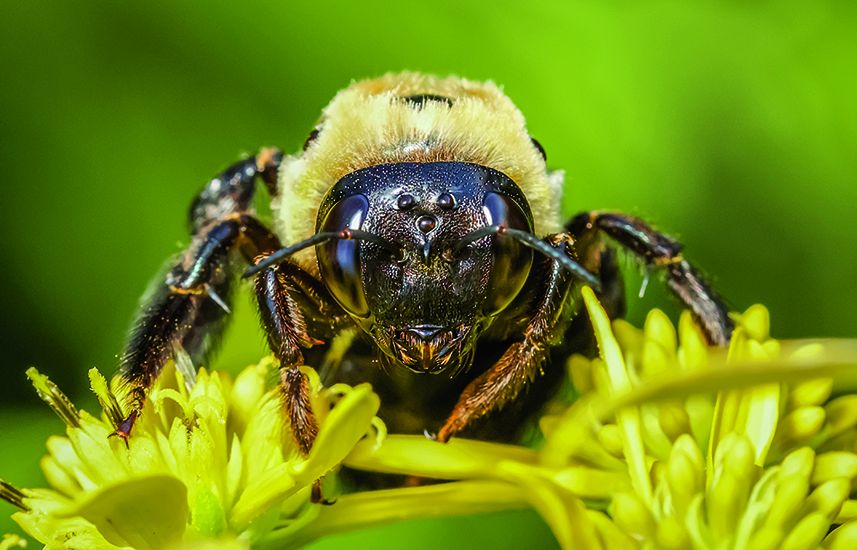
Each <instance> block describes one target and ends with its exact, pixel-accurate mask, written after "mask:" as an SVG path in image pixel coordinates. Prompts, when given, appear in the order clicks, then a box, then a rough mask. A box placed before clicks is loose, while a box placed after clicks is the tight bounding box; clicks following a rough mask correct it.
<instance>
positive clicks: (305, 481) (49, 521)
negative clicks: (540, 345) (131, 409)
mask: <svg viewBox="0 0 857 550" xmlns="http://www.w3.org/2000/svg"><path fill="white" fill-rule="evenodd" d="M182 360H186V359H185V358H182ZM180 363H181V361H180ZM270 369H271V362H270V361H265V362H262V363H261V364H259V365H258V366H254V367H250V368H248V369H246V370H245V371H243V372H242V373H241V374H239V375H238V377H237V378H236V379H235V381H234V382H233V381H231V380H230V379H229V378H228V377H227V376H226V375H224V374H223V373H207V372H206V371H205V370H204V369H203V370H200V372H199V373H198V374H197V375H196V379H195V380H188V378H187V375H188V374H189V375H190V376H193V370H192V369H187V368H178V369H170V370H169V371H168V372H165V373H164V374H163V375H162V376H161V377H160V379H159V382H158V383H157V385H156V386H155V388H153V389H152V391H151V393H150V397H149V399H148V401H147V404H146V408H145V409H144V411H143V415H142V417H141V419H140V421H139V422H138V424H137V425H136V426H135V429H134V435H133V437H131V438H130V439H129V441H128V447H127V448H126V446H125V444H124V443H123V442H122V441H121V440H119V439H118V438H109V437H108V436H109V435H110V434H111V432H112V431H113V429H114V426H115V425H116V424H115V422H116V419H117V417H118V418H121V412H119V407H118V405H117V403H116V399H115V397H114V395H113V393H112V392H111V391H110V390H109V389H108V387H107V383H106V381H105V380H104V378H103V377H102V376H101V375H100V374H99V373H98V372H97V371H95V370H94V369H93V370H92V371H90V380H91V382H92V388H93V390H94V391H95V393H96V395H97V396H98V398H99V401H100V402H101V404H102V406H103V407H104V410H105V415H104V417H103V418H96V417H93V416H91V415H89V414H87V413H86V412H83V411H78V410H77V409H76V408H75V407H74V405H73V404H72V403H71V402H70V401H69V400H68V398H67V397H65V395H63V394H62V392H60V390H59V389H58V388H57V387H56V386H55V385H54V384H53V383H51V382H50V381H49V380H48V379H47V378H46V377H44V376H43V375H41V374H39V373H38V372H36V371H35V369H31V370H30V371H28V376H29V377H30V378H31V380H32V381H33V384H34V385H35V387H36V389H37V391H38V392H39V394H40V396H41V397H42V398H43V399H44V400H45V401H46V402H47V403H48V404H49V405H50V406H51V407H52V408H53V409H54V411H56V412H57V414H58V415H59V416H60V418H62V419H63V421H64V422H65V424H66V436H65V437H59V436H55V437H51V438H50V439H49V440H48V455H47V456H45V457H44V458H43V459H42V463H41V466H42V470H43V471H44V473H45V477H46V478H47V480H48V482H49V483H50V485H51V486H52V487H53V489H50V490H49V489H33V490H24V491H17V490H15V489H13V488H11V487H10V486H8V485H7V486H6V488H5V491H6V493H7V494H4V495H3V496H4V497H5V498H6V499H7V500H10V501H11V502H13V504H16V505H18V506H19V507H20V508H22V510H21V511H20V512H18V513H16V514H15V515H14V516H13V517H14V519H15V521H16V522H18V524H20V525H21V526H22V527H23V528H24V530H25V531H27V533H29V534H30V535H31V536H33V537H34V538H36V539H37V540H39V541H40V542H42V543H44V544H45V545H46V547H47V548H87V549H92V550H100V549H115V548H136V549H140V550H142V549H147V548H151V549H163V548H205V547H206V546H204V545H203V542H204V541H217V544H216V547H217V548H236V549H237V548H248V547H250V546H251V545H255V544H257V543H259V542H261V541H262V540H263V539H264V538H265V536H266V535H268V534H270V533H271V532H272V531H273V529H274V528H275V527H277V526H279V525H280V524H282V523H283V522H299V521H301V520H302V518H303V517H304V516H305V515H306V514H307V513H308V511H309V510H310V506H309V504H308V501H309V491H310V486H311V484H312V483H313V481H314V480H315V479H317V478H319V477H321V476H323V475H324V474H326V473H327V472H328V471H330V470H331V469H332V468H333V467H335V466H336V465H338V464H339V463H340V462H341V461H342V459H343V457H344V456H345V454H346V453H348V451H349V450H350V449H351V447H352V446H353V445H354V443H356V442H357V441H358V440H359V439H361V438H362V437H363V436H364V435H365V434H366V433H367V431H370V429H371V426H372V424H373V423H375V422H376V421H375V419H374V414H375V412H376V411H377V409H378V398H377V396H376V395H375V394H374V393H372V391H371V389H370V388H369V386H368V385H362V386H358V387H355V388H349V387H346V386H337V388H336V389H335V393H334V392H332V391H329V390H328V391H318V390H319V387H318V379H317V377H315V376H314V373H313V372H311V371H308V374H311V375H312V376H311V380H312V381H313V384H314V387H315V388H316V390H317V391H316V396H317V399H316V402H315V403H314V405H315V409H316V411H321V412H322V413H324V414H322V415H321V416H322V417H323V421H322V426H321V431H320V433H319V436H318V440H317V441H316V445H315V446H314V447H313V450H312V452H311V453H310V455H309V457H307V458H303V457H301V456H300V455H299V453H298V452H297V450H296V449H294V448H293V447H292V445H291V438H290V437H289V436H288V434H287V433H285V434H284V433H283V432H284V430H283V423H282V420H281V418H282V416H281V414H280V411H279V407H280V403H279V399H278V396H277V393H276V391H275V390H268V389H267V383H266V382H267V380H268V379H269V378H270V374H271V373H270ZM182 373H185V375H183V374H182ZM334 404H335V406H334V407H333V408H331V405H334ZM117 415H118V416H117Z"/></svg>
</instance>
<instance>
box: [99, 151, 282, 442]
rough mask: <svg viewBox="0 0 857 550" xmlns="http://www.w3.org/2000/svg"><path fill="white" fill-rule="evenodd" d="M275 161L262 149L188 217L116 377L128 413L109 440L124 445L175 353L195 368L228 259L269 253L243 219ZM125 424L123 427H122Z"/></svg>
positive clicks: (215, 329)
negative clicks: (124, 390) (125, 391)
mask: <svg viewBox="0 0 857 550" xmlns="http://www.w3.org/2000/svg"><path fill="white" fill-rule="evenodd" d="M281 161H282V153H280V152H279V151H277V150H276V149H264V150H262V151H261V152H260V153H259V154H258V155H256V156H255V157H252V158H249V159H245V160H242V161H239V162H237V163H235V164H233V165H232V166H230V167H229V168H227V169H226V170H225V171H224V172H222V173H221V174H220V175H219V176H217V177H216V178H214V179H213V180H211V181H210V182H209V183H208V184H207V185H206V186H205V187H204V188H203V189H202V191H201V192H200V193H199V194H198V195H197V197H196V198H195V200H194V201H193V203H192V205H191V209H190V225H191V230H192V234H193V241H192V243H191V245H190V246H189V247H188V249H187V250H186V251H185V252H184V253H183V254H182V255H181V256H180V258H179V259H178V261H177V262H176V263H175V265H174V266H173V267H172V269H171V270H170V271H169V272H168V274H167V276H166V278H165V280H164V282H163V283H161V284H160V285H159V286H158V288H157V289H156V290H155V292H154V293H153V294H152V296H151V297H150V298H149V299H148V305H147V306H146V307H145V309H144V310H143V313H142V315H141V316H140V317H139V319H138V321H137V322H136V325H135V328H134V329H133V331H132V333H131V337H130V338H129V342H128V344H127V347H126V351H125V354H124V355H123V359H122V365H121V367H120V372H121V374H122V376H123V378H124V379H125V381H126V382H127V383H128V385H129V386H130V392H129V399H128V401H129V408H130V410H131V412H130V413H129V415H128V417H127V418H126V419H125V421H123V422H120V423H119V425H118V426H117V428H116V432H115V435H116V436H117V437H121V438H123V439H125V440H126V443H127V437H128V436H129V435H130V431H131V427H132V426H133V422H134V420H136V418H137V417H138V416H139V414H140V411H141V410H142V407H143V403H144V401H145V399H146V392H147V391H148V389H149V388H150V387H151V385H152V384H153V383H154V381H155V380H156V378H157V376H158V374H159V373H160V371H161V369H162V368H163V366H164V364H166V362H167V361H169V359H170V358H173V357H174V355H175V351H174V350H175V349H176V348H177V347H182V348H184V349H185V350H186V351H187V352H188V353H189V354H190V355H191V357H192V358H193V359H194V360H195V361H200V360H202V359H203V358H204V357H205V356H206V355H207V353H208V351H209V350H210V349H211V348H212V345H211V344H212V342H213V341H214V340H216V337H217V336H218V335H219V333H221V332H222V330H223V328H224V327H225V324H226V319H227V317H226V315H228V314H229V294H230V290H231V284H232V281H233V279H234V278H235V275H236V274H235V273H233V272H232V271H233V269H232V266H231V252H232V251H233V250H235V249H236V247H237V248H238V249H240V250H241V252H242V253H243V255H244V257H245V258H247V260H248V261H249V260H250V259H252V258H253V257H254V256H256V255H258V254H259V253H260V252H261V251H265V252H269V251H271V250H276V248H277V247H278V246H274V245H272V244H271V243H276V244H277V245H278V244H279V243H278V242H277V240H276V238H275V237H274V236H273V235H272V234H271V233H270V231H268V230H267V229H266V228H265V227H264V226H263V225H262V224H261V223H259V222H258V221H257V220H256V219H255V218H253V216H252V215H251V214H250V212H251V211H252V199H253V194H254V191H255V179H256V177H260V178H262V179H263V180H264V181H265V182H266V183H267V184H268V185H269V186H271V188H272V189H273V186H274V183H275V182H276V173H277V168H278V166H279V164H280V162H281ZM126 424H127V425H126Z"/></svg>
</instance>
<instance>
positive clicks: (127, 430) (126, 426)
mask: <svg viewBox="0 0 857 550" xmlns="http://www.w3.org/2000/svg"><path fill="white" fill-rule="evenodd" d="M139 416H140V411H139V410H137V409H134V410H132V411H131V414H129V415H128V416H127V417H126V418H125V420H123V421H122V422H120V423H119V425H118V426H116V429H115V430H113V433H111V434H110V435H108V436H107V437H108V438H111V437H118V438H119V439H121V440H122V441H124V442H125V448H126V449H128V448H130V447H129V446H128V438H129V437H131V428H133V427H134V422H136V421H137V417H139Z"/></svg>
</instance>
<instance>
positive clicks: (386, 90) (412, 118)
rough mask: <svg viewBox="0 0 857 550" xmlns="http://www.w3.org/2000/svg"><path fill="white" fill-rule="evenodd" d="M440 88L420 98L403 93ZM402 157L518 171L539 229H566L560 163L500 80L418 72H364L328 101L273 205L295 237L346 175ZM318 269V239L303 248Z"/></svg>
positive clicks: (288, 237)
mask: <svg viewBox="0 0 857 550" xmlns="http://www.w3.org/2000/svg"><path fill="white" fill-rule="evenodd" d="M420 95H429V96H440V97H443V98H448V99H449V100H450V102H451V103H448V102H446V101H432V100H427V101H423V102H421V104H420V105H415V104H414V102H411V101H406V100H404V99H403V98H406V97H409V96H420ZM397 162H469V163H473V164H478V165H481V166H486V167H488V168H493V169H494V170H497V171H499V172H502V173H503V174H505V175H506V176H508V177H509V178H510V179H511V180H512V181H514V182H515V183H516V184H517V185H518V187H520V189H521V191H522V192H523V193H524V196H525V197H526V198H527V201H528V202H529V204H530V209H531V211H532V213H533V219H534V225H535V227H534V230H535V233H536V235H539V236H543V235H546V234H549V233H554V232H558V231H560V230H561V223H560V216H559V208H560V204H561V202H562V181H563V176H562V173H561V172H553V173H549V172H548V171H547V168H546V166H545V163H544V159H543V158H542V156H541V154H540V153H539V151H538V150H537V149H536V147H535V146H534V145H533V143H532V141H531V139H530V136H529V134H528V132H527V129H526V124H525V121H524V117H523V115H522V114H521V112H520V111H519V110H518V108H517V107H515V105H514V104H513V103H512V101H511V100H510V99H509V98H508V97H506V95H505V94H503V92H502V91H500V89H499V88H498V87H497V86H496V85H495V84H494V83H492V82H473V81H470V80H465V79H462V78H457V77H446V78H438V77H435V76H429V75H422V74H418V73H401V74H388V75H385V76H382V77H381V78H378V79H375V80H364V81H360V82H356V83H354V84H352V85H351V86H349V87H348V88H345V89H344V90H342V91H340V92H339V93H338V94H337V95H336V96H335V97H334V98H333V100H332V101H331V102H330V104H329V105H328V106H327V107H326V108H325V109H324V112H323V113H322V118H321V122H320V123H319V133H318V136H317V138H316V139H314V140H313V141H312V142H311V143H310V145H309V147H307V149H306V150H305V151H303V152H302V153H299V154H296V155H293V156H289V157H286V158H285V159H284V160H283V164H282V167H281V169H280V175H279V194H278V196H277V197H275V198H274V200H273V202H272V207H273V209H274V212H275V218H276V219H275V224H276V229H277V232H278V233H279V235H280V236H281V237H282V238H283V239H284V240H285V241H286V244H287V243H290V242H295V241H298V240H301V239H304V238H307V237H309V236H310V235H312V234H313V233H314V232H315V227H316V216H317V214H318V208H319V205H320V204H321V202H322V200H323V199H324V197H325V195H326V194H327V192H328V191H329V190H330V188H331V187H333V186H334V185H335V184H336V182H337V181H339V179H340V178H342V177H343V176H345V175H346V174H349V173H351V172H354V171H355V170H360V169H362V168H367V167H370V166H376V165H379V164H391V163H397ZM297 259H298V261H299V263H300V264H301V265H302V266H303V267H304V268H305V269H308V270H310V271H311V272H312V273H317V266H316V262H315V257H314V252H313V251H312V250H311V249H308V250H306V251H304V253H302V254H301V255H299V256H297Z"/></svg>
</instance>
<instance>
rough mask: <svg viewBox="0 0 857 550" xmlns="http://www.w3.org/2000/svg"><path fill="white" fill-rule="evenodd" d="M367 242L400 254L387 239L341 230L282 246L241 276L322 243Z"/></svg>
mask: <svg viewBox="0 0 857 550" xmlns="http://www.w3.org/2000/svg"><path fill="white" fill-rule="evenodd" d="M336 240H343V241H368V242H370V243H375V244H377V245H379V246H381V247H383V248H385V249H387V250H389V251H390V252H391V253H393V254H396V255H398V254H400V253H401V249H400V248H399V247H397V246H396V245H395V244H393V243H391V242H390V241H388V240H387V239H385V238H383V237H381V236H379V235H376V234H374V233H369V232H368V231H361V230H360V229H348V228H346V229H343V230H342V231H323V232H321V233H316V234H315V235H313V236H312V237H310V238H308V239H304V240H302V241H300V242H297V243H295V244H292V245H289V246H284V247H283V248H281V249H279V250H277V251H276V252H273V253H271V254H269V255H268V256H265V257H263V258H262V259H261V260H259V261H257V262H256V263H255V264H254V265H252V266H250V267H249V268H248V269H247V270H246V271H245V272H244V274H243V275H242V277H243V278H245V279H246V278H247V277H252V276H253V275H255V274H257V273H259V272H260V271H263V270H265V269H267V268H269V267H271V266H272V265H274V264H278V263H280V262H282V261H283V260H284V259H285V258H287V257H289V256H291V255H292V254H294V253H296V252H300V251H301V250H303V249H305V248H309V247H311V246H315V245H319V244H322V243H326V242H327V241H336Z"/></svg>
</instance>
